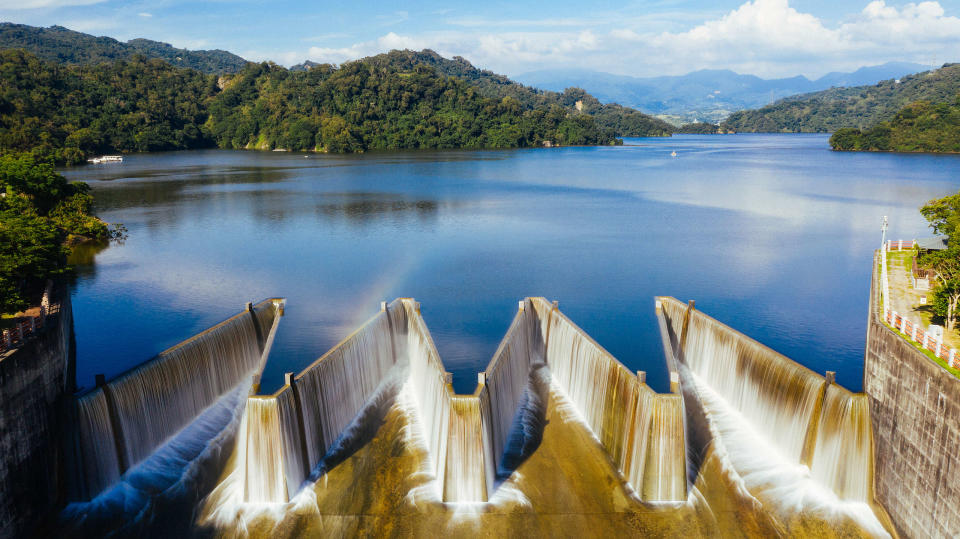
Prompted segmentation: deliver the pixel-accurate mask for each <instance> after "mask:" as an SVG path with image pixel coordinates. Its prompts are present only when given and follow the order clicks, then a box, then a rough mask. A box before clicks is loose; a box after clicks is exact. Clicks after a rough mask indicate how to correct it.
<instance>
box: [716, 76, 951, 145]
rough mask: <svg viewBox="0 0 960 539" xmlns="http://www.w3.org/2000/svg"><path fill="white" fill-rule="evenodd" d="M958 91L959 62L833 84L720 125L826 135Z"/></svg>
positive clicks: (741, 129) (889, 116) (947, 97)
mask: <svg viewBox="0 0 960 539" xmlns="http://www.w3.org/2000/svg"><path fill="white" fill-rule="evenodd" d="M958 91H960V64H945V65H944V66H943V67H941V68H940V69H935V70H933V71H926V72H923V73H917V74H916V75H909V76H906V77H903V78H902V79H899V80H886V81H882V82H880V83H878V84H875V85H871V86H854V87H850V88H831V89H829V90H824V91H821V92H814V93H810V94H803V95H798V96H793V97H788V98H786V99H781V100H780V101H777V102H776V103H773V104H772V105H768V106H766V107H763V108H759V109H756V110H745V111H741V112H737V113H734V114H732V115H730V117H729V118H727V120H726V121H724V122H723V123H722V124H721V127H722V128H723V129H728V130H733V131H737V132H749V133H761V132H768V133H772V132H787V133H800V132H803V133H828V132H834V131H836V130H838V129H841V128H856V129H866V128H869V127H871V126H874V125H876V124H878V123H880V122H882V121H887V120H891V119H892V118H893V117H894V116H895V115H896V114H897V112H898V111H900V110H901V109H903V108H904V107H906V106H907V105H909V104H910V103H913V102H916V101H930V102H941V103H943V102H953V99H954V96H956V94H957V92H958Z"/></svg>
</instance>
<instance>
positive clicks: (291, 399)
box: [235, 298, 687, 503]
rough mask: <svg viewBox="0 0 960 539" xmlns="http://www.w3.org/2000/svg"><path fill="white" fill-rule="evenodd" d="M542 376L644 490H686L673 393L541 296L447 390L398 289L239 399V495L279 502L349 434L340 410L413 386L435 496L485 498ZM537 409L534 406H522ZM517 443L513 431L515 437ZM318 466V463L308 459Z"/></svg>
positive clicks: (346, 415) (514, 447) (519, 434)
mask: <svg viewBox="0 0 960 539" xmlns="http://www.w3.org/2000/svg"><path fill="white" fill-rule="evenodd" d="M544 372H546V373H549V384H550V385H552V386H553V387H555V388H556V389H557V390H558V391H559V392H561V393H562V394H563V395H565V397H566V398H567V399H569V402H570V403H571V405H572V407H573V409H574V412H575V413H576V414H577V416H578V417H580V418H581V419H582V421H583V423H584V424H585V425H586V426H587V427H588V428H589V429H590V431H591V432H592V433H593V435H594V436H595V438H596V439H597V440H598V441H599V442H600V444H602V446H603V448H604V449H605V450H606V451H607V452H608V454H609V455H610V457H611V458H612V460H613V462H614V464H615V465H616V467H617V469H618V471H619V472H620V473H621V474H622V476H623V477H624V478H625V481H626V482H627V483H628V484H629V485H630V486H631V487H632V488H633V490H634V491H635V492H636V494H637V495H638V496H639V497H640V498H641V499H642V500H644V501H682V500H685V499H686V495H687V479H686V476H687V474H686V467H685V453H684V430H683V415H684V414H683V402H682V400H681V398H680V396H679V395H677V394H666V395H661V394H657V393H655V392H654V391H652V390H651V389H650V388H649V387H647V386H646V384H644V383H643V380H642V379H638V377H637V376H636V375H635V374H633V373H631V372H630V371H628V370H627V369H626V368H625V367H624V366H623V365H621V364H620V363H619V362H617V361H616V360H615V359H614V358H613V357H612V356H611V355H610V354H609V353H607V352H606V351H605V350H604V349H603V348H602V347H600V346H599V345H598V344H597V343H596V342H594V341H593V340H592V339H591V338H590V337H589V336H587V335H586V334H585V333H584V332H583V331H582V330H581V329H580V328H578V327H577V326H576V325H575V324H573V323H572V322H571V321H570V320H569V319H568V318H567V317H566V316H564V315H563V313H561V312H560V311H559V309H558V308H557V307H556V305H555V304H551V303H549V302H547V301H546V300H545V299H543V298H527V299H526V300H524V301H522V302H520V308H519V309H518V311H517V314H516V316H515V317H514V320H513V322H512V324H511V326H510V329H509V330H508V332H507V335H506V336H505V337H504V339H503V341H502V342H501V344H500V346H499V348H498V349H497V351H496V353H495V354H494V357H493V359H492V360H491V361H490V363H489V365H488V366H487V368H486V369H485V370H484V371H483V372H482V373H480V375H479V383H478V385H477V388H476V390H475V391H474V392H473V393H472V394H469V395H457V394H455V393H454V391H453V389H452V386H451V381H452V379H451V375H450V374H449V373H447V372H446V370H445V369H444V366H443V363H442V361H441V360H440V357H439V354H438V353H437V350H436V347H435V346H434V343H433V339H432V338H431V336H430V333H429V331H428V330H427V327H426V325H425V323H424V321H423V318H422V317H421V316H420V312H419V304H418V303H416V302H415V301H413V300H410V299H398V300H395V301H393V302H392V303H390V304H389V305H387V304H384V305H383V308H382V310H381V312H380V313H378V314H377V315H376V316H374V317H373V318H372V319H371V320H369V321H368V322H367V323H366V324H364V325H363V327H361V328H360V329H359V330H357V331H356V332H354V333H353V334H352V335H350V336H349V337H348V338H347V339H345V340H344V341H343V342H341V343H340V344H338V345H337V346H336V347H334V348H333V349H332V350H331V351H330V352H328V353H327V354H325V355H324V356H323V357H321V358H320V359H319V360H317V361H316V362H314V363H313V364H312V365H310V366H309V367H308V368H307V369H305V370H304V371H302V372H301V373H299V374H297V375H295V376H293V375H288V376H287V383H286V384H285V385H284V386H283V387H281V388H280V389H279V390H278V391H276V392H275V393H274V394H272V395H264V396H261V395H255V396H251V397H250V398H249V399H248V401H247V410H246V414H245V416H244V419H243V423H242V427H241V433H240V437H239V439H238V451H237V456H238V458H237V459H236V470H235V473H236V474H238V477H236V484H237V485H238V488H239V489H241V490H242V494H237V495H236V496H237V497H238V498H240V499H241V500H242V501H243V502H246V503H250V502H272V503H284V502H287V501H288V500H290V499H291V498H292V497H293V496H295V494H296V493H297V492H298V490H299V489H300V488H301V486H302V485H303V484H304V482H305V481H307V480H308V479H311V478H312V479H316V478H317V476H318V475H319V474H321V473H322V462H323V460H324V458H325V456H329V454H330V453H331V451H336V450H337V447H338V446H339V445H342V444H345V443H349V438H350V437H351V435H352V434H351V432H350V429H351V421H352V420H353V419H354V418H356V417H357V416H358V415H361V414H362V413H363V411H364V408H365V406H367V405H368V403H369V402H370V401H371V399H374V398H375V396H376V395H378V394H380V393H382V392H384V391H389V390H390V388H391V387H396V386H399V385H406V386H408V387H410V388H411V391H410V393H411V394H412V400H413V403H412V404H413V408H414V413H415V416H416V422H417V424H418V430H419V437H420V439H421V441H422V444H423V445H424V446H425V447H426V450H427V454H428V459H427V461H428V462H427V468H428V470H427V471H428V472H429V473H430V474H431V475H432V476H433V477H434V478H435V481H434V488H435V492H434V494H435V495H436V496H437V498H439V499H441V500H442V501H443V502H446V503H460V502H468V503H483V502H487V501H488V500H490V499H491V498H492V497H493V496H494V495H495V492H496V489H497V486H498V482H499V481H500V480H502V478H503V477H504V475H509V461H510V460H511V459H514V458H516V452H517V451H521V452H522V451H523V449H522V447H523V446H524V441H523V440H524V436H525V435H524V433H525V432H526V433H527V434H529V433H530V431H531V430H532V429H531V428H530V424H529V423H530V422H531V421H532V420H531V413H530V410H529V408H530V407H531V406H533V405H534V404H535V403H537V402H540V401H542V400H543V398H542V396H538V394H537V391H538V390H537V388H536V385H537V384H536V379H537V377H538V376H541V377H542V376H543V373H544ZM534 415H535V414H534ZM518 440H519V441H518ZM318 466H320V467H321V469H319V470H318V469H317V467H318Z"/></svg>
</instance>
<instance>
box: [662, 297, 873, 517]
mask: <svg viewBox="0 0 960 539" xmlns="http://www.w3.org/2000/svg"><path fill="white" fill-rule="evenodd" d="M657 314H658V317H659V318H660V321H661V325H662V327H663V328H664V329H665V331H664V349H665V351H666V352H667V354H668V356H671V355H672V356H673V357H674V358H675V359H676V360H678V361H679V362H680V364H681V365H680V367H681V368H680V373H683V376H684V377H685V378H687V379H686V380H685V383H687V384H688V385H689V386H691V389H692V391H691V392H689V393H688V395H694V396H693V397H692V398H695V399H696V400H697V401H698V403H697V406H702V407H703V409H704V410H705V413H706V415H707V416H709V417H710V419H709V420H708V421H709V422H711V424H712V425H713V427H712V428H711V430H712V431H713V434H712V435H713V436H720V437H721V438H724V439H723V440H720V442H721V443H723V444H726V445H728V446H731V451H734V450H736V451H740V452H741V453H745V452H749V449H747V450H746V451H745V450H744V448H742V447H737V448H736V449H733V446H735V445H737V444H741V445H743V444H746V445H747V446H749V445H750V444H754V445H756V444H761V445H762V446H763V447H764V448H766V449H756V450H757V451H760V452H763V451H767V450H768V449H769V451H773V452H774V453H775V455H769V454H768V455H766V456H760V457H761V458H763V459H764V460H765V463H763V464H760V463H758V464H756V465H755V466H754V464H753V462H749V461H750V460H751V459H753V458H754V457H755V456H757V455H754V456H744V455H731V456H730V458H731V460H734V461H737V462H739V463H740V464H742V466H741V467H740V468H743V469H740V468H738V469H737V472H738V473H739V474H740V475H741V476H743V478H744V479H745V481H746V485H747V488H748V489H754V488H755V489H757V490H758V491H762V490H764V489H771V492H777V488H778V487H775V486H771V485H774V484H776V483H777V482H778V481H781V482H782V481H784V480H785V479H786V478H787V477H790V478H792V479H791V481H792V480H797V481H798V482H797V483H796V484H785V485H783V488H782V490H781V491H779V492H780V495H781V497H784V498H786V497H790V496H794V499H792V500H791V501H790V502H787V505H791V504H792V505H793V508H794V509H796V508H798V505H797V504H799V506H801V507H802V506H803V505H804V504H805V503H808V502H809V503H813V502H811V501H810V500H809V499H803V497H804V496H808V494H806V493H803V492H801V491H804V488H805V487H802V486H801V485H800V484H799V482H805V483H808V484H810V485H813V486H812V487H811V488H810V489H808V490H809V491H810V492H814V491H815V492H817V493H819V494H816V496H819V498H820V499H821V501H822V499H827V498H829V500H827V501H826V502H823V504H822V505H832V506H837V507H840V506H844V507H847V508H848V509H849V510H850V513H851V514H852V516H853V517H854V518H855V519H859V520H860V522H861V523H862V524H863V525H864V526H865V528H866V529H871V530H873V531H874V532H876V533H879V534H883V533H884V528H883V526H882V525H881V524H880V522H879V521H878V519H883V518H884V517H883V516H882V509H881V508H879V506H878V505H876V503H875V500H874V493H873V444H872V435H871V428H870V417H869V406H868V404H867V400H866V396H865V395H864V394H854V393H851V392H850V391H848V390H846V389H844V388H842V387H840V386H839V385H837V384H835V383H834V381H833V376H832V373H828V375H827V377H824V376H821V375H818V374H816V373H814V372H812V371H810V370H809V369H807V368H805V367H803V366H802V365H800V364H798V363H796V362H794V361H793V360H790V359H789V358H787V357H785V356H783V355H781V354H778V353H777V352H775V351H773V350H771V349H769V348H767V347H765V346H763V345H761V344H760V343H758V342H756V341H754V340H753V339H750V338H749V337H746V336H745V335H743V334H741V333H739V332H737V331H734V330H733V329H731V328H729V327H727V326H725V325H723V324H721V323H720V322H717V321H716V320H714V319H712V318H710V317H708V316H706V315H704V314H703V313H701V312H699V311H697V310H696V309H694V308H693V305H692V302H691V304H690V305H689V306H688V305H685V304H683V303H681V302H679V301H677V300H676V299H673V298H668V297H659V298H657ZM756 436H759V438H755V439H754V438H753V437H756ZM728 437H729V438H728ZM739 438H742V440H740V439H739ZM748 439H752V440H753V441H752V442H751V441H746V442H744V440H748ZM767 457H769V458H767ZM771 463H772V464H771ZM778 463H779V464H778ZM734 467H735V468H737V463H736V462H735V463H734ZM751 467H752V468H753V469H750V468H751ZM804 470H806V471H804ZM778 475H779V476H781V477H778ZM788 482H789V481H788ZM784 492H786V493H787V494H785V495H784ZM797 492H801V493H800V494H797ZM824 492H829V493H830V494H829V495H827V496H822V495H821V494H823V493H824ZM809 496H814V495H813V494H810V495H809ZM809 496H808V497H809ZM831 500H832V501H831ZM851 504H852V505H851ZM857 504H859V506H857ZM868 506H869V507H874V508H876V509H875V510H874V513H876V514H877V516H875V515H874V513H871V510H870V508H869V507H868ZM817 509H818V510H820V511H821V512H822V511H823V509H824V507H818V508H817ZM877 511H879V512H877ZM865 521H869V522H865Z"/></svg>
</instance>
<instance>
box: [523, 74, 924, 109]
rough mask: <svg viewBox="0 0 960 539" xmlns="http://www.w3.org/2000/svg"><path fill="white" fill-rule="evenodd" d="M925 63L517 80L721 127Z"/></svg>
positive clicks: (527, 76) (526, 77)
mask: <svg viewBox="0 0 960 539" xmlns="http://www.w3.org/2000/svg"><path fill="white" fill-rule="evenodd" d="M928 68H929V67H925V66H923V65H920V64H913V63H908V62H888V63H885V64H882V65H877V66H869V67H861V68H860V69H858V70H856V71H854V72H852V73H839V72H834V73H827V74H826V75H824V76H822V77H820V78H818V79H815V80H810V79H808V78H806V77H803V76H799V75H798V76H795V77H789V78H782V79H762V78H760V77H757V76H754V75H742V74H739V73H735V72H733V71H730V70H728V69H702V70H699V71H694V72H691V73H687V74H686V75H679V76H658V77H630V76H625V75H613V74H611V73H603V72H600V71H592V70H585V69H551V70H542V71H533V72H530V73H523V74H520V75H517V76H516V77H515V78H516V80H518V81H520V82H522V83H524V84H529V85H531V86H536V87H537V88H543V89H545V90H556V91H562V90H563V89H564V88H568V87H571V86H573V87H578V88H585V89H586V90H587V91H589V92H590V93H592V94H593V95H595V96H596V97H597V98H598V99H600V100H602V101H605V102H611V101H612V102H615V103H620V104H622V105H625V106H628V107H633V108H635V109H638V110H643V111H646V112H648V113H650V114H656V115H657V116H658V117H660V118H668V119H670V120H671V121H674V120H675V121H676V122H677V123H680V122H697V121H700V122H706V123H719V122H720V121H721V120H723V119H724V118H726V117H727V116H729V115H730V113H731V112H734V111H738V110H744V109H753V108H757V107H762V106H764V105H768V104H770V103H773V102H774V101H776V100H777V99H781V98H784V97H788V96H792V95H797V94H804V93H808V92H816V91H820V90H826V89H828V88H831V87H835V86H861V85H865V84H874V83H876V82H877V81H881V80H885V79H895V78H900V77H903V76H905V75H907V74H910V73H916V72H918V71H923V70H925V69H928Z"/></svg>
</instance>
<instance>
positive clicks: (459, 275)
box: [65, 135, 960, 392]
mask: <svg viewBox="0 0 960 539" xmlns="http://www.w3.org/2000/svg"><path fill="white" fill-rule="evenodd" d="M671 151H676V152H677V154H678V155H677V157H675V158H672V157H671V156H670V153H671ZM65 175H66V176H67V177H69V178H70V179H74V180H83V181H86V182H89V183H90V184H91V186H92V187H93V189H94V192H95V195H96V201H97V207H96V211H97V213H98V214H99V215H100V216H101V217H102V218H103V219H105V220H107V221H110V222H120V223H123V224H124V225H126V227H127V228H128V229H129V238H128V239H127V240H126V241H125V242H124V243H123V244H120V245H118V244H114V245H111V246H110V247H108V248H107V249H105V250H103V251H101V252H99V253H97V254H96V256H95V257H93V258H92V259H90V260H88V261H86V262H85V263H81V264H79V265H78V279H77V284H76V285H75V287H74V288H73V308H74V316H75V327H76V334H77V358H78V368H77V377H78V383H79V384H80V385H82V386H88V387H89V386H91V385H93V380H94V375H95V374H97V373H105V374H106V375H107V377H108V378H109V377H112V376H114V375H116V374H119V373H121V372H123V371H124V370H126V369H128V368H130V367H133V366H134V365H136V364H138V363H140V362H142V361H144V360H146V359H148V358H150V357H151V356H153V355H154V354H156V353H157V352H159V351H161V350H163V349H164V348H166V347H168V346H170V345H173V344H175V343H177V342H179V341H181V340H183V339H185V338H187V337H189V336H191V335H192V334H194V333H196V332H198V331H200V330H202V329H204V328H206V327H209V326H211V325H213V324H215V323H217V322H219V321H221V320H223V319H224V318H227V317H228V316H231V315H233V314H235V313H236V312H238V311H239V310H241V309H242V308H243V305H244V303H245V302H247V301H257V300H260V299H263V298H265V297H274V296H282V297H286V298H287V309H286V316H285V317H284V319H283V320H282V321H281V323H280V329H279V331H278V334H277V338H276V342H275V344H274V347H273V352H272V354H271V357H270V362H269V364H268V365H267V367H266V371H265V372H264V377H263V382H262V390H263V391H272V390H273V389H275V388H276V387H279V385H281V384H282V380H283V373H284V372H286V371H299V370H300V369H302V368H303V367H305V366H306V365H308V364H309V363H310V362H311V361H313V360H314V359H316V358H317V357H319V356H320V355H321V354H323V353H324V352H325V351H326V350H328V349H329V348H330V347H331V346H333V345H334V344H336V343H337V342H338V341H339V340H340V339H342V338H343V337H345V336H346V335H347V334H349V333H350V332H351V331H352V330H353V329H355V328H356V327H357V326H358V325H359V324H361V323H362V322H363V321H364V320H366V319H367V318H369V317H370V316H372V315H374V314H376V312H377V310H378V309H379V303H380V301H381V300H390V299H393V298H395V297H399V296H412V297H415V298H416V299H417V300H418V301H420V302H421V304H422V311H423V316H424V318H425V319H426V321H427V323H428V325H429V328H430V330H431V332H432V333H433V337H434V340H435V342H436V345H437V348H438V349H439V351H440V354H441V356H442V358H443V360H444V363H445V365H446V366H447V368H448V370H450V371H452V372H453V373H454V385H455V387H456V389H457V391H459V392H471V391H472V390H473V388H474V386H475V384H476V372H478V371H480V370H482V369H483V368H484V366H485V365H486V364H487V362H488V361H489V360H490V358H491V356H492V355H493V353H494V351H495V350H496V347H497V344H498V343H499V341H500V339H501V338H502V337H503V334H504V332H505V331H506V329H507V327H508V326H509V324H510V321H511V320H512V318H513V315H514V313H515V311H516V309H517V301H518V300H519V299H522V298H523V297H524V296H546V297H547V298H548V299H555V300H559V301H560V308H561V309H562V310H563V311H564V312H565V313H566V314H567V315H569V316H570V317H571V319H572V320H573V321H574V322H576V323H577V324H579V325H580V326H581V327H583V328H584V329H585V330H586V331H587V332H588V333H590V334H591V335H592V336H593V337H594V338H595V339H596V340H597V341H598V342H599V343H600V344H601V345H603V346H604V347H606V348H607V349H608V350H609V351H610V352H611V353H612V354H613V355H614V356H616V357H617V358H618V359H619V360H620V361H622V362H623V363H624V364H626V365H627V366H628V367H630V368H631V369H634V370H646V371H647V372H648V381H649V383H650V384H651V385H652V386H653V387H654V388H655V389H657V390H659V391H666V390H667V389H668V385H669V384H668V382H667V376H666V372H665V366H664V358H663V352H662V350H661V345H660V337H659V331H658V328H657V323H656V318H655V316H654V309H653V307H654V305H653V297H654V296H655V295H672V296H675V297H677V298H679V299H681V300H683V301H686V300H688V299H695V300H696V302H697V307H698V308H699V309H701V310H703V311H704V312H706V313H707V314H709V315H711V316H713V317H715V318H717V319H719V320H720V321H722V322H725V323H727V324H729V325H731V326H733V327H734V328H736V329H738V330H740V331H742V332H744V333H746V334H747V335H750V336H751V337H754V338H756V339H758V340H759V341H761V342H763V343H764V344H766V345H768V346H771V347H772V348H774V349H775V350H777V351H779V352H782V353H784V354H786V355H787V356H789V357H791V358H793V359H796V360H798V361H800V362H801V363H803V364H805V365H807V366H808V367H810V368H811V369H813V370H815V371H817V372H821V373H822V372H823V371H826V370H835V371H837V372H838V381H839V382H840V383H842V384H843V385H844V386H846V387H848V388H850V389H852V390H860V388H861V377H862V361H863V348H864V342H865V337H866V335H865V333H866V318H867V302H868V295H869V288H870V271H871V263H872V253H873V250H874V249H875V248H877V247H878V246H879V244H880V220H881V217H882V216H883V215H888V216H889V218H890V225H891V230H890V236H889V237H891V238H893V239H897V238H900V237H902V238H904V239H910V238H913V237H919V236H927V235H929V231H928V229H927V228H926V224H925V221H924V220H923V218H922V217H921V216H920V214H919V213H918V211H917V209H918V208H919V206H921V205H922V204H923V203H924V202H925V201H927V200H929V199H931V198H935V197H940V196H944V195H947V194H951V193H956V192H957V190H958V189H960V157H957V156H929V155H897V154H854V153H836V152H831V151H830V150H829V146H828V144H827V136H821V135H731V136H677V137H673V138H670V139H627V140H626V145H624V146H622V147H600V148H555V149H530V150H512V151H443V152H406V153H375V154H366V155H357V156H354V155H350V156H340V155H316V154H310V155H304V154H295V153H294V154H291V153H279V152H242V151H192V152H174V153H162V154H141V155H132V156H128V157H125V159H124V162H123V163H122V164H114V165H93V166H87V167H82V168H77V169H68V170H67V171H65ZM88 258H90V257H88Z"/></svg>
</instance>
